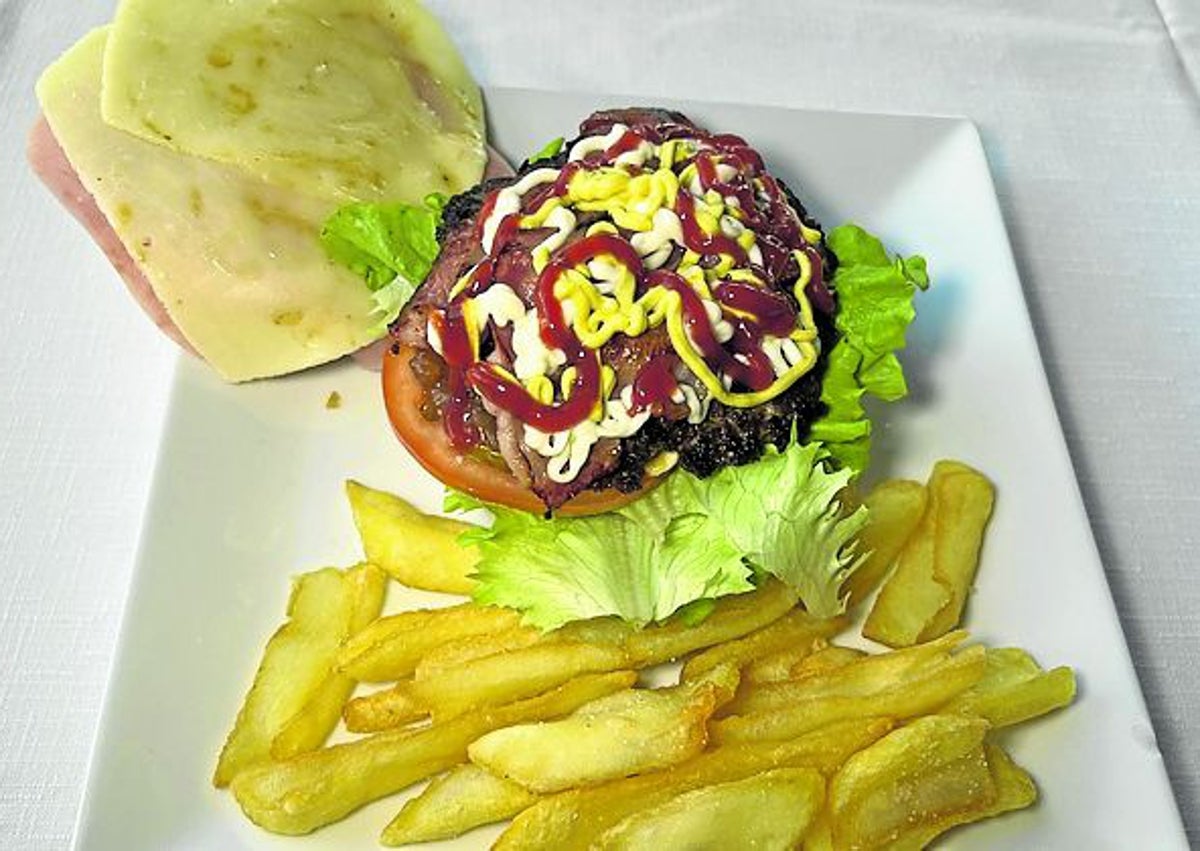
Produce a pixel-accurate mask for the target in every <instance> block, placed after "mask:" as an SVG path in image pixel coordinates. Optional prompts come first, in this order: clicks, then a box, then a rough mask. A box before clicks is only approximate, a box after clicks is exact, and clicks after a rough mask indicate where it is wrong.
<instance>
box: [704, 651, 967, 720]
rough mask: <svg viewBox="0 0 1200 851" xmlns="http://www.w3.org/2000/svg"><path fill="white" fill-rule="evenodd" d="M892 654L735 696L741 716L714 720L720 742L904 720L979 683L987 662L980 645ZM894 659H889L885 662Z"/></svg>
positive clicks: (936, 705)
mask: <svg viewBox="0 0 1200 851" xmlns="http://www.w3.org/2000/svg"><path fill="white" fill-rule="evenodd" d="M895 655H896V654H882V655H880V656H867V657H864V658H863V659H861V660H859V661H857V662H851V663H849V664H847V665H844V666H842V667H840V668H835V669H832V670H829V671H823V672H818V673H814V674H812V675H810V676H808V677H806V678H804V679H801V680H796V681H792V682H784V683H774V684H770V685H765V686H762V687H761V689H760V690H758V691H752V692H750V693H749V694H748V695H746V696H745V697H744V698H743V696H742V695H739V698H738V701H739V703H740V706H739V707H735V711H741V712H742V713H743V714H741V715H733V716H730V717H727V718H723V719H721V720H719V721H715V722H714V723H713V724H712V725H711V727H712V729H711V733H712V737H713V740H714V741H716V742H720V743H727V742H746V741H759V740H767V739H788V738H792V737H794V736H797V735H800V734H802V733H805V732H808V731H809V730H814V729H818V728H820V727H822V726H824V725H826V724H829V723H831V722H832V721H835V720H837V719H840V718H855V717H869V716H874V715H883V716H887V717H891V718H897V719H905V718H913V717H915V716H917V715H921V714H924V713H926V712H931V711H933V710H935V709H937V708H938V707H939V706H942V705H944V704H946V703H947V702H949V701H950V700H951V699H953V698H954V697H955V696H956V695H958V694H960V693H961V692H963V691H965V690H966V689H968V688H970V687H971V686H973V685H974V684H975V683H977V682H979V680H980V678H981V677H982V676H983V672H984V668H985V666H986V659H985V652H984V649H983V648H982V647H980V646H978V645H977V646H974V647H968V648H966V649H965V650H963V651H962V652H960V653H957V654H954V655H949V654H942V655H941V656H938V657H935V658H932V659H929V660H927V661H925V662H923V663H922V664H919V665H915V666H914V665H906V667H904V668H901V667H899V666H897V665H895V664H894V661H895V660H892V659H889V658H888V657H890V656H895ZM889 663H893V664H889Z"/></svg>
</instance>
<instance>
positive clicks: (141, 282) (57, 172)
mask: <svg viewBox="0 0 1200 851" xmlns="http://www.w3.org/2000/svg"><path fill="white" fill-rule="evenodd" d="M27 155H28V157H29V164H30V165H31V166H32V167H33V171H34V173H35V174H37V176H38V177H39V178H40V179H41V181H42V183H44V184H46V187H47V188H48V189H49V190H50V192H51V193H53V195H54V197H55V198H57V199H58V200H59V201H60V202H61V203H62V205H63V206H64V207H66V208H67V209H68V210H69V211H70V212H71V215H73V216H74V217H75V218H76V219H78V220H79V223H80V224H82V225H83V226H84V227H85V228H86V229H87V232H88V233H89V234H91V236H92V239H94V240H95V241H96V244H97V245H99V246H100V248H101V250H103V251H104V254H105V256H106V257H108V260H109V262H110V263H112V264H113V267H114V268H115V269H116V270H117V273H118V274H119V275H120V276H121V279H122V280H123V281H125V286H126V287H127V288H128V289H129V292H130V294H131V295H132V296H133V297H134V299H136V300H137V303H138V304H139V305H141V307H142V310H144V311H146V315H147V316H149V317H150V319H151V320H153V322H154V324H155V325H157V326H158V327H159V328H161V329H162V330H163V332H164V333H165V334H166V335H167V336H168V337H170V338H171V339H172V340H174V341H175V342H176V343H178V344H179V345H180V346H182V347H183V348H184V349H185V350H186V351H189V352H192V353H193V354H195V350H194V349H193V348H192V347H191V345H190V344H189V343H188V341H187V339H186V338H185V337H184V336H183V334H182V332H180V330H179V328H178V327H177V326H176V325H175V323H174V322H172V321H171V317H170V316H168V315H167V311H166V309H165V308H164V307H163V306H162V303H161V302H160V301H159V300H158V297H157V296H156V295H155V294H154V290H153V289H151V287H150V282H149V281H147V280H146V276H145V275H143V274H142V270H141V269H139V268H138V265H137V263H136V261H134V259H133V257H131V256H130V254H129V252H128V251H127V250H126V249H125V246H124V245H123V244H122V243H121V239H120V237H118V236H117V232H116V231H115V230H113V229H112V225H110V224H109V223H108V219H106V218H105V217H104V214H103V213H102V212H100V208H99V207H98V206H96V199H94V198H93V197H92V195H91V193H90V192H88V191H87V189H86V188H84V185H83V183H82V182H81V181H80V180H79V175H78V174H77V173H76V172H75V169H74V168H73V167H72V166H71V163H70V162H69V161H68V160H67V155H66V153H65V152H64V151H63V149H62V146H61V145H59V144H58V140H57V139H55V138H54V132H53V131H52V130H51V129H50V125H49V124H47V123H46V119H45V118H44V117H42V116H39V117H38V120H37V123H36V124H34V125H33V129H32V130H31V131H30V133H29V145H28V148H27Z"/></svg>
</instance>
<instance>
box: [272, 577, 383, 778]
mask: <svg viewBox="0 0 1200 851" xmlns="http://www.w3.org/2000/svg"><path fill="white" fill-rule="evenodd" d="M344 581H345V582H346V583H347V584H348V585H349V586H350V592H351V595H352V601H351V606H352V610H351V614H350V623H349V625H348V632H347V634H348V635H353V634H354V633H356V632H358V631H359V630H361V629H363V628H364V627H366V626H367V624H369V623H371V622H372V621H374V620H375V619H376V618H378V617H379V612H380V610H382V609H383V598H384V595H385V594H386V592H387V581H388V580H387V574H385V573H384V572H383V571H382V570H380V569H379V568H377V567H375V566H374V565H372V564H361V565H359V566H358V567H354V568H351V569H350V570H348V571H346V575H345V580H344ZM353 691H354V680H352V679H350V677H347V676H346V675H345V674H342V673H340V672H339V671H337V669H336V667H333V668H331V669H330V671H329V673H328V674H327V675H326V677H325V682H324V683H322V684H321V685H320V686H318V687H317V690H316V692H315V693H314V694H313V696H312V697H311V698H310V699H309V701H308V703H307V704H305V706H304V707H303V708H302V709H301V710H300V711H299V712H297V713H296V714H295V715H293V716H292V718H291V720H290V721H288V723H287V725H286V726H285V727H284V728H283V729H282V730H280V732H279V735H277V736H276V737H275V740H274V741H273V742H271V758H272V759H287V758H288V757H292V756H295V755H296V754H300V753H304V752H305V751H311V750H315V749H316V748H319V747H321V745H323V744H325V740H326V739H328V738H329V734H330V733H332V732H333V728H334V727H336V726H337V723H338V721H339V720H340V719H341V717H342V708H343V707H344V706H345V705H346V701H347V700H348V699H349V698H350V694H351V693H352V692H353Z"/></svg>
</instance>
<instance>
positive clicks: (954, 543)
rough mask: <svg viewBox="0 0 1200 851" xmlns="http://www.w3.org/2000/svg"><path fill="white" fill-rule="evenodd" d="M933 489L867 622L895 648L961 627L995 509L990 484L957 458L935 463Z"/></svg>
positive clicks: (866, 629)
mask: <svg viewBox="0 0 1200 851" xmlns="http://www.w3.org/2000/svg"><path fill="white" fill-rule="evenodd" d="M928 490H929V505H928V507H927V508H926V511H925V514H924V516H923V517H922V518H921V522H920V523H919V524H918V525H917V529H916V531H915V532H914V533H913V535H912V537H911V538H910V539H909V541H908V543H907V544H906V545H905V547H904V549H903V550H902V551H901V553H900V557H899V561H898V563H897V565H896V570H895V572H894V573H893V574H892V576H891V578H890V579H888V581H887V582H886V583H884V586H883V589H882V590H881V591H880V592H879V596H878V597H877V598H876V600H875V605H874V606H873V607H872V609H871V613H870V615H869V616H868V617H867V621H866V624H864V626H863V635H865V636H866V637H867V638H870V639H873V640H875V641H878V642H880V643H882V644H886V645H888V646H890V647H908V646H911V645H913V644H916V643H918V642H921V641H928V640H930V639H933V638H937V637H938V636H940V635H944V634H945V633H946V632H948V631H950V630H951V629H953V628H954V627H955V626H957V624H958V622H959V620H960V619H961V617H962V611H963V607H964V606H965V605H966V600H967V595H968V593H969V592H970V588H971V584H972V583H973V582H974V580H975V572H976V569H977V568H978V566H979V550H980V547H981V546H982V544H983V532H984V529H985V528H986V527H987V522H988V519H989V518H990V517H991V513H992V503H993V500H994V491H993V488H992V485H991V483H990V482H989V481H988V480H987V479H986V478H985V477H984V476H983V475H982V474H981V473H979V472H977V471H975V470H973V469H972V468H970V467H968V466H967V465H965V464H961V463H959V462H957V461H939V462H938V463H937V464H935V465H934V468H933V473H932V474H931V475H930V477H929V484H928Z"/></svg>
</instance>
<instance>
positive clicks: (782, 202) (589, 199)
mask: <svg viewBox="0 0 1200 851" xmlns="http://www.w3.org/2000/svg"><path fill="white" fill-rule="evenodd" d="M438 241H439V243H440V246H441V249H440V254H439V255H438V257H437V260H436V262H435V263H434V265H433V267H432V269H431V271H430V273H429V275H428V277H427V278H426V279H425V281H424V283H423V284H422V285H421V286H420V287H419V288H418V289H417V291H416V293H415V295H414V296H413V297H412V299H411V300H410V301H409V302H408V304H407V305H406V306H405V308H404V309H403V311H402V312H401V314H400V315H399V317H398V319H397V321H396V322H395V323H393V325H392V326H391V329H390V340H391V346H390V349H389V351H388V353H387V355H386V357H385V361H384V378H383V383H384V396H385V400H386V403H387V410H388V414H389V417H390V419H391V422H392V425H393V427H394V428H395V431H396V433H397V434H398V436H399V437H400V439H401V440H402V441H403V442H404V444H405V445H406V446H407V447H408V449H409V450H410V451H411V452H412V454H413V455H414V456H415V457H416V458H417V459H418V460H419V461H420V462H421V463H422V464H423V465H424V466H425V467H426V468H427V469H428V470H429V471H430V472H432V473H433V474H434V475H435V476H436V477H438V478H439V479H440V480H442V481H443V482H444V483H446V484H447V485H449V486H451V487H453V488H456V489H459V490H462V491H465V492H467V493H469V494H471V495H472V496H474V497H476V498H479V499H481V500H483V501H485V502H490V503H493V504H498V505H506V506H509V507H514V508H521V509H524V510H531V511H541V512H561V513H566V514H588V513H597V512H601V511H606V510H611V509H613V508H617V507H619V506H621V505H623V504H625V503H627V502H629V501H630V500H632V499H633V498H635V497H636V496H637V495H638V494H640V493H641V492H642V491H644V490H645V489H646V488H648V487H651V486H653V485H654V484H655V482H656V481H658V480H659V479H660V478H661V477H662V476H664V475H666V474H668V473H669V472H670V471H671V470H672V469H674V468H676V467H678V468H680V469H684V470H688V471H690V472H691V473H693V474H695V475H697V476H700V477H706V476H709V475H711V474H713V473H714V472H716V471H717V470H719V469H721V468H723V467H726V466H730V465H741V464H747V463H750V462H753V461H755V460H757V459H758V458H760V457H761V456H762V454H763V452H764V451H765V449H766V447H767V446H769V445H773V446H784V445H786V444H787V443H788V442H789V440H791V439H795V438H798V439H803V438H805V437H806V436H807V434H808V432H809V430H810V427H811V425H812V423H814V422H815V421H816V420H818V419H819V418H820V417H821V416H822V415H823V414H824V413H825V412H826V408H825V404H824V403H823V402H822V398H821V396H822V379H823V376H824V373H825V369H826V362H827V357H828V353H829V351H830V350H831V349H832V348H833V347H834V346H835V345H836V343H837V341H838V338H839V333H838V330H837V328H836V324H835V319H836V315H837V309H838V304H837V299H836V297H835V295H834V292H833V291H832V289H831V288H830V286H829V284H828V282H829V281H830V280H831V278H832V276H833V274H834V272H835V270H836V264H837V260H836V258H835V256H834V255H833V254H832V253H831V252H830V251H829V250H828V248H827V247H826V245H825V238H824V232H823V231H822V229H821V226H820V224H819V223H818V222H817V221H816V220H815V219H814V218H813V217H812V216H811V215H810V214H809V212H808V211H807V210H806V209H805V207H804V206H803V204H802V203H801V202H800V201H799V200H798V198H797V197H796V195H795V194H793V193H792V192H791V191H790V190H789V189H788V187H787V186H786V185H785V184H784V183H783V182H782V181H780V180H779V179H778V178H777V177H775V176H773V175H772V174H771V173H770V172H769V171H768V170H767V168H766V167H765V164H764V163H763V160H762V158H761V156H760V155H759V154H758V153H757V152H756V151H755V150H754V149H753V148H752V147H751V146H750V145H749V144H748V143H747V142H746V141H745V140H744V139H742V138H740V137H738V136H735V135H730V134H718V133H713V132H711V131H709V130H707V129H705V128H703V127H701V126H699V125H697V124H696V123H694V122H693V121H691V120H689V119H688V118H687V117H686V116H684V115H681V114H679V113H678V112H671V111H667V110H663V109H644V108H635V109H617V110H605V111H600V112H596V113H594V114H593V115H591V116H589V117H588V118H586V119H585V120H584V121H583V122H582V123H581V125H580V127H579V134H578V136H577V137H576V138H575V139H574V140H572V141H571V142H569V143H566V144H564V145H562V146H561V150H558V151H557V152H555V153H553V155H552V156H550V157H548V158H544V159H536V160H534V161H527V162H525V163H524V164H523V165H522V166H521V167H520V169H519V170H518V171H517V173H516V174H515V175H514V176H512V177H508V178H502V179H495V180H489V181H485V182H483V183H481V184H480V185H478V186H475V187H474V188H472V189H470V190H468V191H466V192H463V193H461V194H458V195H456V196H454V197H453V198H451V199H450V200H449V201H448V203H447V204H446V205H445V208H444V210H443V211H442V221H441V225H440V227H439V229H438Z"/></svg>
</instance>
